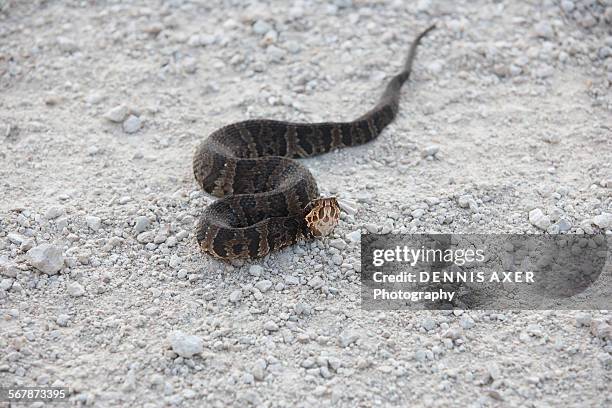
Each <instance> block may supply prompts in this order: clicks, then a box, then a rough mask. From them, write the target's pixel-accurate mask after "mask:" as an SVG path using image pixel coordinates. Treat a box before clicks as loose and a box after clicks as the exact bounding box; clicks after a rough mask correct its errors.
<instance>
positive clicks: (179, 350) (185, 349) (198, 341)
mask: <svg viewBox="0 0 612 408" xmlns="http://www.w3.org/2000/svg"><path fill="white" fill-rule="evenodd" d="M170 344H171V346H172V350H174V352H175V353H176V354H178V355H179V356H181V357H183V358H191V357H193V356H194V355H196V354H201V353H202V352H203V351H204V340H203V339H202V338H201V337H200V336H195V335H188V334H185V333H183V332H182V331H180V330H177V331H174V332H172V333H171V334H170Z"/></svg>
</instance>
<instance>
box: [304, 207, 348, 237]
mask: <svg viewBox="0 0 612 408" xmlns="http://www.w3.org/2000/svg"><path fill="white" fill-rule="evenodd" d="M304 213H305V214H306V215H305V216H304V219H305V220H306V226H307V227H308V230H309V231H310V233H311V234H312V235H313V236H315V237H326V236H328V235H329V234H331V233H332V231H333V230H334V228H335V227H336V225H338V221H339V219H340V206H339V205H338V200H336V197H329V198H316V199H314V200H312V201H311V202H310V203H308V205H307V206H306V208H305V210H304Z"/></svg>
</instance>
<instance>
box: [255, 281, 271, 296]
mask: <svg viewBox="0 0 612 408" xmlns="http://www.w3.org/2000/svg"><path fill="white" fill-rule="evenodd" d="M255 287H256V288H257V289H258V290H259V291H260V292H262V293H265V292H267V291H269V290H270V288H271V287H272V282H271V281H269V280H267V279H264V280H260V281H259V282H257V283H256V284H255Z"/></svg>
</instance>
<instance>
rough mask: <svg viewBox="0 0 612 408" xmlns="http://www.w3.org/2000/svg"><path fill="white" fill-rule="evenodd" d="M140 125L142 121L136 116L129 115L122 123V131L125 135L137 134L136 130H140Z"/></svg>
mask: <svg viewBox="0 0 612 408" xmlns="http://www.w3.org/2000/svg"><path fill="white" fill-rule="evenodd" d="M141 125H142V121H141V120H140V118H139V117H138V116H135V115H130V116H129V117H128V118H127V119H126V120H125V121H124V122H123V131H124V132H125V133H136V132H138V130H140V127H141Z"/></svg>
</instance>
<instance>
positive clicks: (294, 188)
mask: <svg viewBox="0 0 612 408" xmlns="http://www.w3.org/2000/svg"><path fill="white" fill-rule="evenodd" d="M434 27H435V26H431V27H429V28H427V29H426V30H425V31H423V32H422V33H421V34H419V35H418V36H417V37H416V39H415V40H414V41H413V42H412V44H411V46H410V50H409V51H408V57H407V59H406V62H405V64H404V67H403V69H402V71H401V72H400V73H399V74H397V75H395V76H394V77H393V78H392V79H391V80H390V81H389V83H388V84H387V87H386V88H385V91H384V92H383V94H382V97H381V98H380V100H379V102H378V103H377V104H376V106H375V107H374V108H373V109H371V110H370V111H368V112H367V113H366V114H364V115H362V116H360V117H359V118H357V119H355V120H353V121H351V122H324V123H292V122H283V121H276V120H268V119H255V120H246V121H243V122H238V123H233V124H230V125H227V126H224V127H222V128H220V129H218V130H216V131H214V132H213V133H212V134H211V135H210V136H209V137H208V138H207V139H206V140H204V141H203V142H202V143H201V144H200V145H199V146H198V148H197V150H196V152H195V155H194V157H193V172H194V175H195V179H196V181H197V182H198V184H199V185H200V186H201V187H202V188H203V189H204V190H205V191H206V192H208V193H210V194H212V195H214V196H216V197H221V199H219V200H217V201H215V202H214V203H213V204H211V205H209V206H208V207H207V208H206V209H205V210H204V213H203V215H202V217H201V218H200V220H199V222H198V225H197V230H196V238H197V241H198V243H199V245H200V247H201V248H202V250H204V251H205V252H206V253H208V254H210V255H212V256H214V257H216V258H220V259H224V260H232V259H238V258H258V257H262V256H265V255H267V254H268V253H269V252H270V251H274V250H278V249H280V248H283V247H286V246H288V245H292V244H294V243H296V242H297V241H298V240H299V239H300V238H301V237H304V238H310V237H313V236H325V235H328V234H329V233H331V231H332V230H333V228H334V227H335V226H336V224H337V223H338V219H339V214H340V209H339V206H338V203H337V201H336V199H335V198H319V191H318V188H317V183H316V181H315V179H314V177H313V176H312V174H311V173H310V171H309V170H308V169H307V168H306V167H305V166H304V165H302V164H301V163H299V162H298V161H296V160H294V159H296V158H303V157H311V156H316V155H319V154H321V153H326V152H329V151H330V150H333V149H338V148H343V147H349V146H356V145H360V144H363V143H367V142H369V141H370V140H372V139H374V138H376V137H377V136H378V135H379V134H380V133H381V132H382V130H383V129H384V128H385V127H386V126H387V125H388V124H389V123H391V122H392V121H393V119H394V118H395V116H396V115H397V112H398V109H399V100H400V90H401V87H402V85H403V84H404V82H406V80H407V79H408V77H409V76H410V71H411V68H412V62H413V60H414V57H415V54H416V48H417V46H418V44H419V42H420V40H421V39H422V38H423V37H424V36H425V35H426V34H427V33H428V32H429V31H430V30H432V29H433V28H434Z"/></svg>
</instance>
